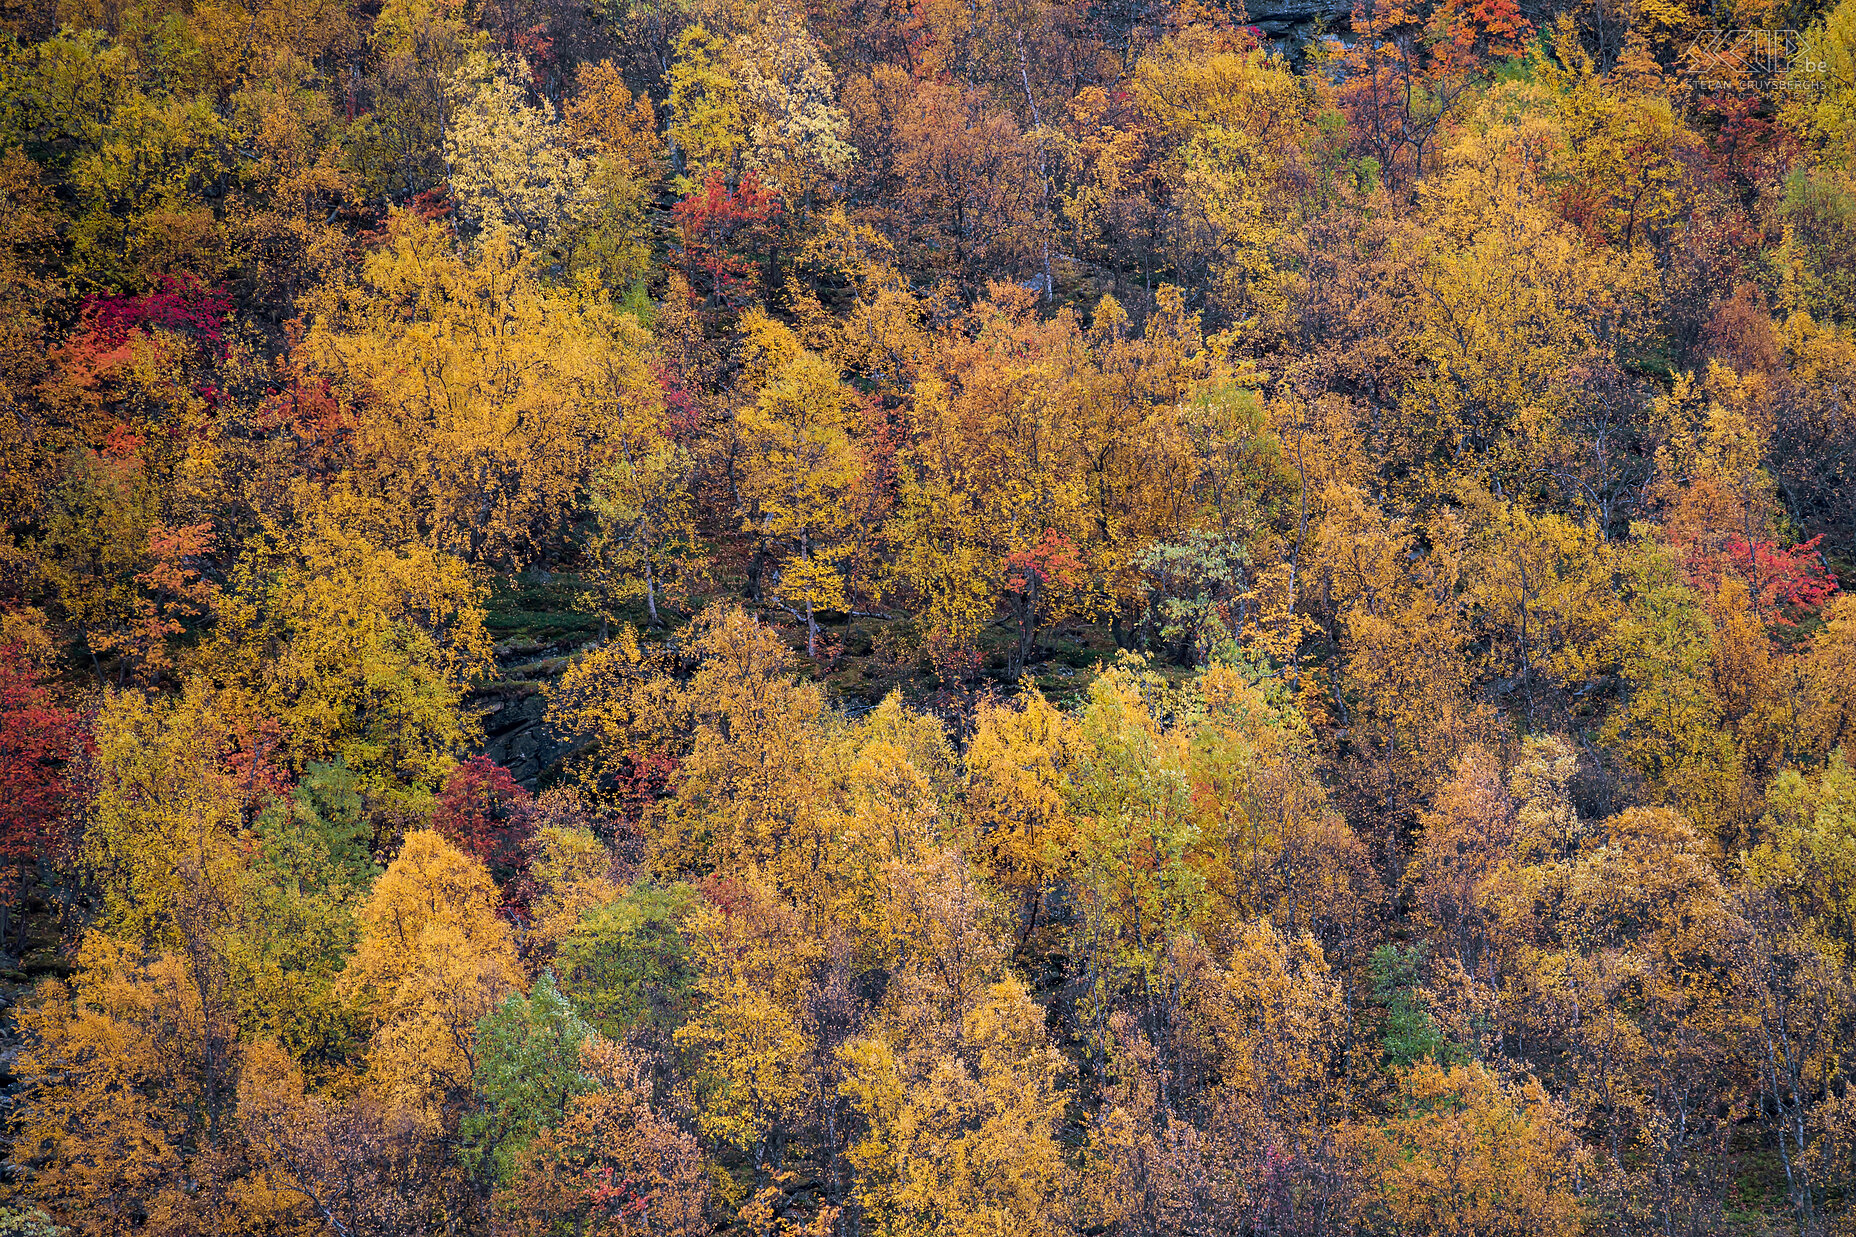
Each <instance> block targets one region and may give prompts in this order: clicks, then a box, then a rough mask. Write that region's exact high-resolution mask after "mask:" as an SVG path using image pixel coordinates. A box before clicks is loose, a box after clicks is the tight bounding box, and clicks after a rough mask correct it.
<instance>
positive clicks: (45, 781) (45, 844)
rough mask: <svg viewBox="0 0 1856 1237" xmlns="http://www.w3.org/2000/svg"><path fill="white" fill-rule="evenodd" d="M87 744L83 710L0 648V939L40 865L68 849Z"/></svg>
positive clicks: (13, 650)
mask: <svg viewBox="0 0 1856 1237" xmlns="http://www.w3.org/2000/svg"><path fill="white" fill-rule="evenodd" d="M84 743H85V734H84V728H83V725H82V722H81V720H80V719H79V717H78V715H77V714H76V713H75V712H73V711H72V710H70V709H66V708H63V707H61V706H60V705H58V703H57V702H56V701H55V700H54V699H53V698H52V694H51V691H50V690H49V689H48V688H47V687H46V685H45V682H44V680H43V678H42V677H41V676H40V674H39V671H38V668H37V667H36V666H34V665H33V664H32V661H31V660H30V659H29V658H28V657H26V655H25V654H24V653H23V652H22V651H21V650H20V649H19V648H18V647H17V646H14V645H4V646H0V941H3V940H4V939H5V937H6V932H7V929H8V928H9V927H10V926H11V924H10V920H11V919H12V916H13V915H14V913H15V912H16V911H17V910H18V909H19V906H20V903H21V902H22V901H23V900H24V898H25V895H26V893H27V891H28V890H29V889H30V888H31V886H32V884H33V878H34V876H35V875H36V874H37V872H38V871H39V865H40V864H41V863H43V862H45V861H47V860H55V859H57V858H58V857H59V856H60V855H61V854H62V853H63V852H64V851H66V850H68V849H69V842H70V838H69V837H68V836H67V828H68V817H67V814H66V811H65V809H66V805H67V801H68V799H69V797H70V793H71V788H70V779H69V777H68V776H67V773H68V770H69V767H70V764H71V762H72V761H73V760H74V759H76V757H77V756H78V755H79V753H80V752H81V751H82V749H83V746H84Z"/></svg>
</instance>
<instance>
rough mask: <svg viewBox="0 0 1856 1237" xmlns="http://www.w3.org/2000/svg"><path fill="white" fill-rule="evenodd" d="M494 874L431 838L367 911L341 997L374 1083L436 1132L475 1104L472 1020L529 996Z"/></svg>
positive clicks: (389, 877)
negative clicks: (368, 1032)
mask: <svg viewBox="0 0 1856 1237" xmlns="http://www.w3.org/2000/svg"><path fill="white" fill-rule="evenodd" d="M499 900H500V898H499V895H498V893H497V889H496V885H495V883H494V882H492V881H491V880H490V874H489V872H488V871H486V870H485V868H484V866H483V865H482V864H481V863H479V862H477V860H475V859H473V858H471V857H470V856H468V855H466V854H464V853H462V852H461V851H459V850H457V849H456V848H455V847H453V846H452V845H451V844H450V843H449V842H447V841H445V840H444V839H443V838H442V837H440V836H439V835H438V834H436V833H434V832H432V831H431V830H429V829H420V830H416V831H414V832H412V833H409V834H407V835H406V838H405V841H404V842H402V843H401V844H400V853H399V856H398V857H397V858H395V859H394V861H393V862H392V863H391V864H390V865H388V867H387V870H386V872H385V873H384V874H383V875H382V876H381V878H380V879H379V880H378V881H376V882H375V883H374V889H373V892H372V893H371V894H369V895H368V899H367V901H366V902H364V903H363V904H362V905H361V908H360V910H359V911H358V912H357V913H356V918H357V919H358V920H359V921H360V924H361V943H360V945H359V947H358V948H357V949H356V950H355V952H354V955H353V956H352V957H351V958H350V959H349V962H348V967H347V969H346V970H345V971H343V972H342V976H341V979H340V981H339V983H338V989H337V990H338V991H339V992H341V993H342V994H343V995H345V996H347V997H348V998H349V999H351V1000H353V1001H355V1002H357V1003H358V1004H359V1005H360V1006H361V1007H362V1008H363V1010H364V1011H365V1012H366V1015H367V1018H368V1020H369V1022H370V1023H371V1025H372V1028H373V1040H372V1043H371V1044H370V1046H369V1048H368V1053H367V1062H368V1080H369V1085H370V1086H371V1087H372V1088H373V1089H374V1091H375V1092H376V1093H378V1094H379V1095H380V1096H382V1097H383V1098H385V1099H387V1100H389V1101H390V1102H392V1103H394V1104H396V1105H399V1106H402V1107H404V1108H407V1109H410V1110H411V1111H412V1112H414V1113H415V1114H417V1115H418V1116H419V1117H420V1118H421V1119H423V1120H424V1121H426V1122H428V1123H431V1124H438V1123H440V1122H442V1121H444V1120H445V1119H446V1118H447V1116H450V1115H455V1113H456V1111H457V1110H458V1108H459V1106H460V1105H461V1104H462V1103H463V1101H464V1099H465V1098H466V1097H467V1096H468V1095H469V1092H470V1085H471V1076H472V1074H473V1072H474V1070H475V1069H476V1060H475V1056H474V1052H473V1045H474V1038H475V1034H476V1028H477V1020H478V1019H480V1018H482V1017H483V1016H484V1015H485V1014H487V1013H489V1012H490V1011H491V1010H492V1009H494V1008H496V1006H497V1005H498V1004H499V1003H500V1002H501V1001H502V999H503V998H504V997H505V996H507V995H509V994H510V993H511V992H516V991H520V990H521V989H522V987H523V986H524V978H523V975H522V970H521V966H520V965H519V963H518V962H517V960H516V953H515V947H514V945H513V944H512V943H511V942H510V938H509V927H508V925H507V924H506V923H505V922H504V921H503V920H502V919H501V918H500V917H499V916H498V915H497V913H496V908H497V904H498V902H499Z"/></svg>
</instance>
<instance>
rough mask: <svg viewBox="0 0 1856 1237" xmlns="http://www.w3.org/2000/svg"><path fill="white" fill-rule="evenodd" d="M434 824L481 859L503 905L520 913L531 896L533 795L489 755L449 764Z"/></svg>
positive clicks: (513, 913) (511, 913) (439, 831)
mask: <svg viewBox="0 0 1856 1237" xmlns="http://www.w3.org/2000/svg"><path fill="white" fill-rule="evenodd" d="M432 828H433V829H435V830H436V831H437V832H438V833H439V835H440V836H442V837H443V838H444V839H445V840H446V841H447V842H450V843H451V844H452V845H453V846H455V847H457V848H458V849H459V850H461V851H463V852H465V853H466V854H468V855H474V856H475V857H476V858H477V859H479V860H481V861H482V863H483V866H484V867H486V868H488V869H489V870H490V876H491V878H492V879H494V880H495V881H496V886H497V888H498V889H501V890H502V891H503V910H504V911H505V913H507V914H510V915H513V916H517V917H520V916H524V915H526V914H527V912H528V906H529V902H530V901H531V900H532V899H533V894H534V891H533V889H532V888H531V881H530V875H529V864H530V858H531V855H532V848H531V846H530V845H529V843H530V839H531V838H532V837H533V836H534V832H535V812H534V797H533V796H532V795H530V794H529V793H528V791H526V790H524V789H522V787H520V786H518V785H517V784H516V780H515V779H514V778H513V777H510V776H509V770H507V769H505V768H503V766H501V765H499V764H497V763H496V762H495V761H494V760H491V759H490V758H489V757H488V756H472V757H471V758H470V759H469V760H466V761H462V762H460V763H458V764H456V765H453V766H452V769H451V775H450V776H449V777H447V778H446V779H445V788H444V789H443V790H442V791H440V792H439V795H438V806H437V807H436V808H435V809H434V810H433V812H432Z"/></svg>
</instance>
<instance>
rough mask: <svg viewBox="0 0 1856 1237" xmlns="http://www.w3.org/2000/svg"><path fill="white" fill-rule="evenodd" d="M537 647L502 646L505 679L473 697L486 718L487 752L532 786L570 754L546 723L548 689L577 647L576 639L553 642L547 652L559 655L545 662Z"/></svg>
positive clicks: (514, 776)
mask: <svg viewBox="0 0 1856 1237" xmlns="http://www.w3.org/2000/svg"><path fill="white" fill-rule="evenodd" d="M536 651H537V650H535V649H534V648H525V649H522V650H520V651H519V652H517V653H515V654H514V655H511V654H509V653H504V652H503V651H502V650H499V656H498V658H497V661H498V668H499V669H500V670H501V671H502V673H503V675H504V676H505V677H504V678H502V679H499V680H497V681H496V682H494V683H491V684H488V685H486V686H485V687H484V688H483V689H480V691H479V692H478V694H477V695H476V697H475V699H474V701H473V703H474V704H475V705H476V707H477V708H478V710H479V711H480V716H481V717H482V718H483V737H484V745H483V754H484V755H486V756H488V757H489V758H490V759H491V760H494V761H495V762H496V763H497V764H499V765H501V766H503V767H504V768H505V769H507V770H509V775H510V776H511V777H513V778H514V779H515V780H516V781H517V783H519V784H520V785H522V786H525V787H527V788H528V789H529V790H534V789H536V787H537V785H538V783H540V782H541V781H542V779H543V778H544V776H545V775H547V774H548V773H550V772H552V771H553V770H554V768H555V767H556V766H557V765H558V764H559V763H560V761H561V758H562V757H563V756H565V755H566V754H567V749H566V747H565V746H563V745H562V744H561V743H559V742H558V741H556V739H555V738H554V736H553V735H551V734H550V733H549V732H548V729H547V727H546V726H545V725H543V723H542V715H543V714H544V713H546V712H547V708H548V701H547V697H546V696H545V695H544V694H543V693H544V692H545V691H546V689H547V687H548V686H550V685H551V684H552V683H553V681H554V680H555V679H557V678H559V677H560V674H561V672H562V671H563V670H565V669H566V668H567V662H568V656H567V654H571V653H572V652H573V651H575V650H574V646H573V645H572V644H571V643H563V644H561V645H557V646H550V647H549V648H548V649H546V650H542V651H545V652H549V653H553V654H556V656H553V657H550V658H547V659H545V660H541V661H537V660H535V658H534V654H535V652H536ZM518 662H519V663H520V664H516V663H518Z"/></svg>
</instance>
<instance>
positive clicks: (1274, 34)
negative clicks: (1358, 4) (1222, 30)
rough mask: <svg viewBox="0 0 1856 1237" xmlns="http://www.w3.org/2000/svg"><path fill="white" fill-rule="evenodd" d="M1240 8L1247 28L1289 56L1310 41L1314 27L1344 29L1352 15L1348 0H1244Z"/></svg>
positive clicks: (1350, 1) (1313, 34) (1350, 4)
mask: <svg viewBox="0 0 1856 1237" xmlns="http://www.w3.org/2000/svg"><path fill="white" fill-rule="evenodd" d="M1244 7H1245V9H1246V11H1247V12H1248V13H1249V15H1250V24H1251V25H1253V26H1255V27H1256V28H1257V29H1259V30H1261V31H1262V32H1263V34H1264V36H1265V37H1266V38H1268V39H1269V40H1270V41H1271V42H1273V43H1276V44H1278V45H1279V47H1278V50H1283V51H1289V52H1292V53H1293V52H1296V51H1299V50H1300V49H1301V48H1302V47H1303V46H1304V45H1305V44H1307V42H1308V41H1309V40H1310V39H1312V38H1314V37H1315V31H1316V30H1317V29H1318V28H1319V29H1325V30H1329V31H1334V30H1341V29H1345V28H1346V26H1347V22H1348V18H1350V17H1351V16H1352V14H1353V4H1352V0H1247V3H1246V4H1245V6H1244ZM1284 44H1286V45H1287V46H1286V47H1284V46H1280V45H1284Z"/></svg>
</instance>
